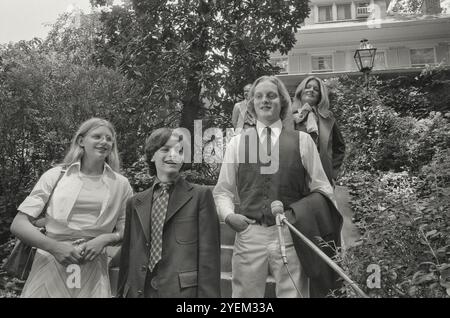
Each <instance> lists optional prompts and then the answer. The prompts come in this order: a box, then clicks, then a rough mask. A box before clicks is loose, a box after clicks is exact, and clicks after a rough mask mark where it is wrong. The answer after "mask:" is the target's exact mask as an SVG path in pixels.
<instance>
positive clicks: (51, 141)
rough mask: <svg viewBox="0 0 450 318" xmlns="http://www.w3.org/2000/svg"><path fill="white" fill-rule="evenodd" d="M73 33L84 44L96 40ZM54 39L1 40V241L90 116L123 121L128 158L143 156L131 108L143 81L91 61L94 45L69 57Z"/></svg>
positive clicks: (122, 134) (121, 138)
mask: <svg viewBox="0 0 450 318" xmlns="http://www.w3.org/2000/svg"><path fill="white" fill-rule="evenodd" d="M62 19H67V17H63V18H62ZM69 30H70V28H69ZM64 32H65V31H64ZM51 34H52V36H55V37H59V36H56V34H57V33H51ZM61 37H64V36H62V35H61ZM70 38H72V39H73V40H74V41H75V44H77V45H78V46H79V45H81V43H85V46H89V43H92V41H91V42H89V40H88V39H84V40H81V39H78V38H76V37H74V36H73V37H72V36H71V37H70ZM51 43H53V40H52V38H51V37H49V38H48V39H47V40H46V41H45V42H44V43H43V42H42V41H40V40H37V39H36V40H33V41H29V42H25V41H21V42H19V43H16V44H9V45H7V46H2V47H0V56H1V64H0V123H1V125H0V213H1V216H2V218H1V220H2V222H3V223H2V224H0V236H1V237H0V242H4V241H5V240H6V239H7V236H6V235H9V231H7V228H6V226H8V227H9V223H10V222H11V219H12V217H13V216H14V215H15V213H16V209H17V206H18V205H19V203H20V202H21V201H22V200H23V198H24V197H25V196H26V195H27V194H28V193H29V192H30V190H31V188H32V187H33V185H34V183H35V182H36V180H37V178H38V177H39V176H40V175H41V174H42V173H43V172H44V171H45V170H47V169H48V168H50V166H51V165H52V164H53V163H55V162H59V161H61V160H62V158H63V157H64V152H65V150H66V149H67V148H68V145H69V143H70V139H71V138H72V136H73V134H74V132H75V130H76V128H77V127H78V125H79V124H80V123H81V122H82V121H84V120H86V119H88V118H90V117H92V116H99V117H104V118H107V119H109V120H110V121H112V122H113V123H114V124H115V125H116V126H118V129H120V130H119V131H120V133H119V138H118V140H119V150H122V151H123V153H122V157H123V158H124V160H130V161H134V160H135V158H136V157H137V156H136V151H135V148H131V147H133V146H135V143H136V142H140V141H141V140H139V139H137V138H136V132H135V131H132V130H130V129H129V127H130V122H129V120H130V119H132V116H130V117H131V118H130V117H128V116H124V114H129V112H130V109H133V96H135V95H136V94H135V93H134V90H135V84H134V83H132V82H131V81H130V80H128V79H126V78H125V77H124V76H123V75H121V74H120V73H118V72H116V71H114V70H110V69H107V68H106V67H104V66H95V65H94V64H93V63H92V62H89V56H87V57H86V56H84V54H86V52H87V51H88V50H87V49H82V48H79V51H75V52H72V53H73V54H72V55H71V57H72V58H68V55H67V52H64V51H62V47H60V46H58V47H55V48H54V49H52V44H51ZM56 43H59V42H58V41H56ZM67 46H69V45H68V44H67ZM68 50H69V51H70V50H72V49H70V48H68ZM77 52H80V53H79V55H78V53H77ZM144 115H145V113H144V114H142V113H141V114H140V116H142V117H144V118H145V116H144ZM124 127H126V128H127V129H125V128H124ZM136 129H139V127H136ZM124 145H129V146H130V148H127V147H125V146H124Z"/></svg>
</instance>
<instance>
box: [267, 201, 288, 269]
mask: <svg viewBox="0 0 450 318" xmlns="http://www.w3.org/2000/svg"><path fill="white" fill-rule="evenodd" d="M270 208H271V209H272V214H273V215H274V216H275V221H276V224H277V228H278V240H279V242H280V250H281V258H282V259H283V263H284V264H287V256H286V244H285V243H284V235H283V224H282V222H281V220H280V219H281V217H284V207H283V202H281V201H278V200H277V201H273V202H272V204H271V205H270Z"/></svg>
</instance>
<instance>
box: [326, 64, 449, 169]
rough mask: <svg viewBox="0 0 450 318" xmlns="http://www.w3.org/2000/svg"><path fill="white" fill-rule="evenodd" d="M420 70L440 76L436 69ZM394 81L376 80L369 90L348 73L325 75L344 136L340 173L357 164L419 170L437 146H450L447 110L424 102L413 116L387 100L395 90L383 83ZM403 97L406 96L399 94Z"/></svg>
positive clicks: (353, 167)
mask: <svg viewBox="0 0 450 318" xmlns="http://www.w3.org/2000/svg"><path fill="white" fill-rule="evenodd" d="M428 73H429V74H428ZM423 74H428V75H423V76H429V77H430V78H437V77H439V78H441V79H440V80H439V81H440V82H441V81H444V80H443V79H442V76H443V73H442V70H440V69H434V70H432V71H430V70H426V71H425V72H424V73H423ZM444 75H445V74H444ZM394 81H399V79H398V78H397V79H392V80H386V81H381V80H376V81H375V82H376V83H375V84H374V85H371V86H370V88H369V89H367V90H366V89H365V88H363V87H362V86H361V84H360V83H359V82H356V81H353V80H351V79H349V78H347V77H342V78H339V79H332V80H329V81H328V85H329V87H330V88H331V92H332V93H331V105H332V107H333V112H334V114H335V115H336V117H337V121H338V123H339V125H340V128H341V130H342V133H343V135H344V139H345V140H346V142H347V150H346V160H345V161H344V173H345V171H352V170H361V169H362V170H367V171H378V170H381V171H388V170H393V171H403V170H407V171H418V170H419V169H420V168H421V167H422V166H423V165H426V164H428V163H429V162H430V160H431V158H432V156H433V155H434V154H435V153H436V151H437V150H438V149H447V148H448V147H449V146H450V122H449V120H450V113H446V114H445V116H444V115H443V114H442V113H441V112H435V111H431V110H432V109H433V108H431V107H428V106H427V107H426V111H425V110H423V109H422V110H421V116H418V117H412V116H408V115H406V113H407V112H404V113H403V114H401V113H400V112H398V111H396V110H394V109H393V108H392V107H390V106H387V105H386V104H385V102H386V101H387V100H388V101H389V100H394V99H395V92H394V91H393V90H391V88H389V89H387V88H388V87H390V85H389V83H392V82H394ZM433 85H434V84H429V86H433ZM415 91H416V88H415V87H410V88H409V92H410V93H411V92H415ZM355 92H357V93H355ZM439 92H441V91H439ZM410 93H408V94H407V95H410ZM444 93H445V92H441V94H444ZM397 95H398V94H397ZM422 97H423V98H425V95H423V96H422ZM427 100H428V101H429V99H427ZM402 102H405V101H404V100H401V99H400V102H399V103H402ZM406 105H408V104H406ZM416 110H417V109H416ZM446 110H447V111H448V107H447V109H446ZM409 114H413V115H415V112H413V111H411V112H409Z"/></svg>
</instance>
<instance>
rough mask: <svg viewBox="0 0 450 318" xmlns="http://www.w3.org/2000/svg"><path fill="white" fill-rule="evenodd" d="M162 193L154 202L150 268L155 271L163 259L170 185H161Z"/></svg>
mask: <svg viewBox="0 0 450 318" xmlns="http://www.w3.org/2000/svg"><path fill="white" fill-rule="evenodd" d="M159 187H160V193H159V195H158V197H157V198H156V199H155V201H154V202H153V208H152V225H151V226H152V235H151V245H152V246H151V249H150V263H149V265H148V268H149V269H150V271H152V270H153V268H154V267H155V265H156V263H158V261H159V260H160V259H161V251H162V232H163V227H164V221H165V218H166V212H167V205H168V203H169V188H170V184H168V183H160V184H159Z"/></svg>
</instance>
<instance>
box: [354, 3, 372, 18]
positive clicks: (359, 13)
mask: <svg viewBox="0 0 450 318" xmlns="http://www.w3.org/2000/svg"><path fill="white" fill-rule="evenodd" d="M369 15H370V4H369V2H357V3H356V17H357V18H366V17H368V16H369Z"/></svg>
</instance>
